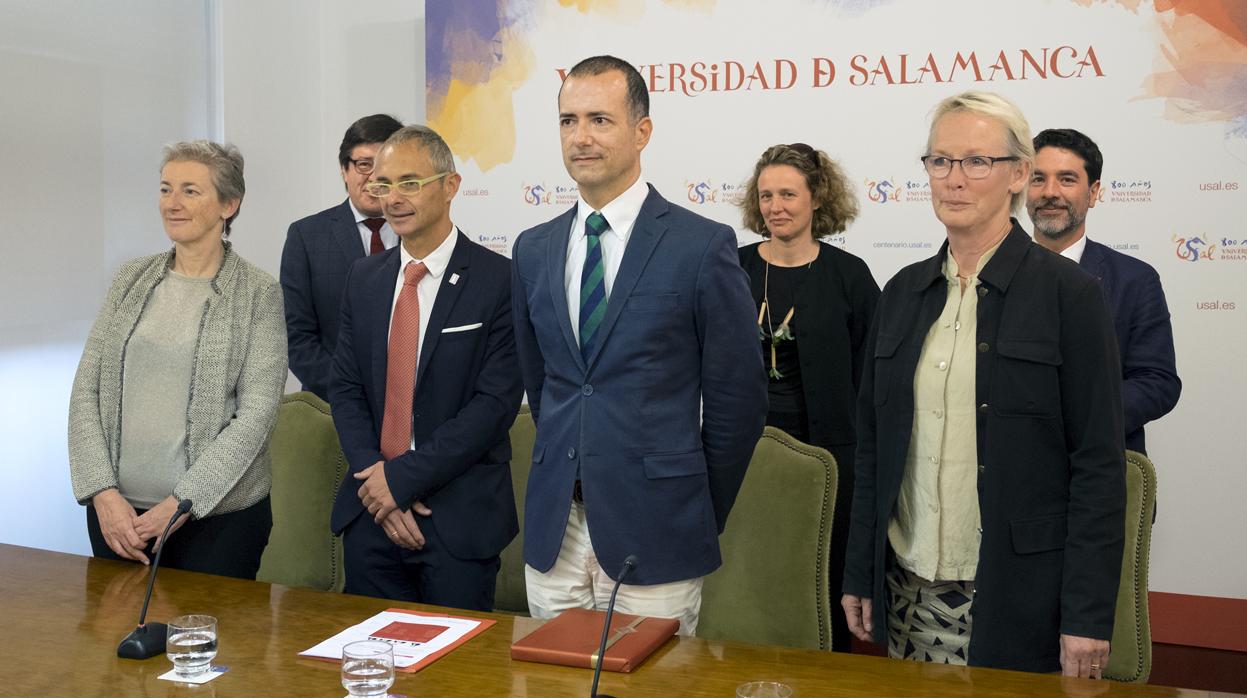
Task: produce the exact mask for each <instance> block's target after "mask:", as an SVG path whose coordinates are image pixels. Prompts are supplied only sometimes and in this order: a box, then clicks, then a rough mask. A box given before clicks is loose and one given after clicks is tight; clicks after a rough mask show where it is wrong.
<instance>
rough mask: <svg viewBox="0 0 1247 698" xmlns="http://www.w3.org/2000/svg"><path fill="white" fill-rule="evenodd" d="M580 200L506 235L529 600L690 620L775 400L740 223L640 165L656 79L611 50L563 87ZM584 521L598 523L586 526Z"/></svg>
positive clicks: (545, 610) (565, 139)
mask: <svg viewBox="0 0 1247 698" xmlns="http://www.w3.org/2000/svg"><path fill="white" fill-rule="evenodd" d="M559 112H560V114H559V130H560V137H561V140H562V148H563V159H564V164H565V165H566V167H567V171H568V173H569V174H570V175H571V177H572V179H573V180H575V182H576V183H577V184H578V185H579V191H580V199H579V201H578V202H577V204H576V208H574V209H572V210H570V211H568V212H566V213H564V214H563V215H560V216H558V217H557V218H555V219H554V220H552V221H550V222H548V223H545V224H543V225H539V226H537V227H535V228H532V229H530V230H527V231H525V232H524V233H523V234H522V235H520V237H519V239H518V240H517V241H516V243H515V247H514V250H513V256H512V259H513V263H514V275H513V278H514V290H513V292H512V298H513V303H514V307H515V324H516V328H515V334H516V346H517V349H518V351H519V356H520V366H521V370H522V372H523V376H524V387H525V389H526V392H527V394H528V402H529V405H530V407H531V409H532V414H533V418H534V419H535V420H536V424H537V438H536V444H535V446H534V449H533V466H532V473H531V475H530V476H529V480H528V494H527V500H526V504H525V513H524V559H525V562H526V563H527V566H526V568H525V576H526V581H527V587H528V603H529V610H530V611H531V613H532V614H533V615H534V616H536V617H550V616H553V615H555V614H557V613H558V612H560V611H562V610H564V609H567V608H573V607H579V608H594V607H596V608H604V607H605V605H606V603H607V600H608V597H609V595H610V591H611V587H612V585H613V581H612V580H614V579H616V578H618V576H619V575H620V574H621V572H622V569H623V566H624V560H625V558H627V557H628V556H632V555H634V556H635V557H636V560H637V563H638V564H637V566H636V569H635V571H632V572H631V574H630V575H629V577H628V579H627V581H628V582H630V583H628V584H624V585H623V587H622V588H621V590H620V592H619V599H618V607H619V608H620V609H621V610H622V611H624V612H626V613H635V614H641V615H648V616H659V617H666V618H678V619H680V621H681V632H682V633H685V634H691V633H692V632H693V631H694V630H695V629H696V625H697V617H698V611H699V609H700V606H701V580H702V577H703V576H704V575H706V574H709V573H710V572H712V571H714V570H715V569H716V568H717V567H718V566H719V564H720V556H719V544H718V535H719V534H720V533H721V532H722V531H723V528H724V525H725V524H726V522H727V518H728V512H729V511H731V508H732V504H733V503H734V501H735V499H736V494H737V491H738V490H739V488H740V484H741V481H742V479H743V478H744V475H745V469H746V468H747V467H748V464H749V460H750V458H751V457H752V455H753V450H754V447H755V446H756V445H757V440H758V437H759V435H760V433H761V431H762V425H763V420H764V418H765V414H766V381H765V372H763V371H761V370H758V369H760V368H761V361H762V356H761V349H760V345H759V343H758V338H757V327H756V325H755V324H754V306H753V302H752V299H751V297H750V295H749V281H748V278H747V277H746V275H745V272H744V271H743V270H742V269H741V268H740V265H739V261H738V256H737V252H736V237H735V233H734V232H733V231H732V229H731V228H729V227H728V226H725V225H722V224H719V223H715V222H712V221H710V220H707V219H705V218H702V217H700V216H697V215H695V214H693V213H691V212H689V211H687V210H685V209H682V208H680V207H678V206H674V205H672V204H670V203H668V202H667V201H666V200H665V199H663V198H662V197H661V196H659V194H658V192H657V191H655V190H654V189H653V187H650V186H648V185H647V184H646V183H645V181H644V180H643V179H642V178H641V165H640V155H641V151H642V150H643V149H644V148H645V145H646V144H647V143H648V141H649V137H650V134H651V131H652V129H653V124H652V122H651V121H650V118H649V95H648V93H647V92H646V88H645V83H644V81H643V80H642V78H641V76H640V74H638V73H637V71H636V70H635V69H634V68H633V67H632V66H631V65H629V64H628V63H626V62H624V61H622V60H620V59H618V58H614V57H610V56H599V57H595V58H589V59H586V60H584V61H582V62H580V63H579V64H577V65H576V66H575V67H574V68H572V70H571V71H570V72H569V73H568V74H567V78H566V80H565V81H564V83H563V86H562V88H561V90H560V93H559ZM590 532H591V533H592V535H590Z"/></svg>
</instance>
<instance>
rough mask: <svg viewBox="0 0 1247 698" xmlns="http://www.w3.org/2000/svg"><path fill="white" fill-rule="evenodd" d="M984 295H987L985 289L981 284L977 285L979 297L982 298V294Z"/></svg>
mask: <svg viewBox="0 0 1247 698" xmlns="http://www.w3.org/2000/svg"><path fill="white" fill-rule="evenodd" d="M986 295H987V289H986V288H984V287H982V286H979V298H982V297H983V296H986Z"/></svg>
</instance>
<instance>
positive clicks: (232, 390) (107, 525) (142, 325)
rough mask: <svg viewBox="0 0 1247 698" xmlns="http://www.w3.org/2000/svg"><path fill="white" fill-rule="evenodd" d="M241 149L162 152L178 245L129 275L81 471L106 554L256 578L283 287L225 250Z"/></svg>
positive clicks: (99, 343)
mask: <svg viewBox="0 0 1247 698" xmlns="http://www.w3.org/2000/svg"><path fill="white" fill-rule="evenodd" d="M242 172H243V159H242V155H241V154H239V152H238V149H237V148H235V147H233V146H229V145H220V144H218V143H212V142H209V141H202V140H201V141H184V142H180V143H173V144H171V145H169V146H166V147H165V152H164V159H163V162H162V164H161V168H160V200H159V208H160V216H161V219H162V221H163V223H164V228H165V233H166V234H167V235H168V236H169V239H170V241H172V243H173V246H172V248H171V249H169V250H168V251H166V252H161V253H159V254H155V255H150V256H147V257H140V258H139V259H136V260H133V261H130V262H128V263H126V264H124V265H122V267H121V269H120V270H119V271H118V272H117V275H116V276H115V277H114V278H113V283H112V286H111V287H110V288H109V290H108V295H107V297H106V298H105V299H104V306H103V307H102V308H101V309H100V313H99V315H98V316H97V318H96V320H95V324H94V325H93V326H92V328H91V333H90V335H89V336H88V337H87V342H86V346H85V347H84V349H83V352H82V360H81V361H80V362H79V364H78V373H77V376H76V377H75V378H74V387H73V394H72V396H71V397H70V405H69V467H70V475H71V480H72V482H73V489H74V496H75V497H76V498H77V500H78V502H79V503H81V504H84V505H86V511H87V533H88V535H89V536H90V539H91V550H92V551H93V552H94V554H95V555H96V556H97V557H103V558H109V559H115V560H117V559H126V560H134V561H137V562H141V563H143V564H148V562H149V559H150V556H151V555H152V554H153V553H154V552H155V550H156V548H157V547H159V546H160V545H161V543H162V542H163V541H162V540H161V535H162V534H163V531H164V528H165V525H166V524H167V523H168V522H169V520H170V518H171V516H172V514H173V513H174V511H175V510H176V509H177V508H178V505H179V504H180V503H181V502H182V501H183V500H190V502H191V505H192V506H191V509H190V513H189V516H184V517H181V518H180V519H178V522H177V523H176V524H175V525H174V529H173V530H177V529H179V528H180V529H181V530H180V531H178V532H177V535H171V536H170V538H169V545H168V546H166V549H165V551H164V553H163V554H162V557H161V560H162V562H163V563H164V564H165V565H168V566H170V567H178V568H181V569H188V570H194V571H197V572H207V573H210V574H220V575H227V576H232V577H244V578H254V577H255V574H256V571H257V570H258V569H259V567H260V555H261V554H262V553H263V552H264V546H265V545H266V544H267V543H268V534H269V530H270V529H271V528H272V523H273V518H272V511H271V509H270V507H269V498H268V495H269V486H270V484H271V483H272V477H271V471H270V460H269V453H268V438H269V432H270V431H271V430H272V428H273V425H274V424H275V423H276V421H277V407H278V405H279V404H280V402H281V395H282V390H283V388H284V386H285V383H286V329H285V322H284V321H283V319H282V298H281V287H280V286H278V284H277V282H276V281H275V280H274V279H273V277H271V276H269V275H268V274H266V273H265V272H263V271H261V270H260V269H258V268H257V267H254V266H252V265H251V264H249V263H248V262H246V261H245V260H243V259H242V258H241V257H239V256H238V253H237V252H235V251H234V249H233V247H232V246H231V245H230V243H229V240H228V238H229V232H230V225H231V224H232V223H233V221H234V219H235V218H236V217H237V216H238V209H239V207H240V206H241V205H242V198H243V193H244V191H245V184H244V182H243V174H242Z"/></svg>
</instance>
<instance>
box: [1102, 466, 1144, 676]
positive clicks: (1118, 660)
mask: <svg viewBox="0 0 1247 698" xmlns="http://www.w3.org/2000/svg"><path fill="white" fill-rule="evenodd" d="M1155 512H1156V467H1155V466H1154V465H1152V462H1151V461H1150V460H1148V458H1147V456H1145V455H1143V454H1141V453H1135V452H1134V451H1126V545H1125V549H1124V552H1123V554H1122V558H1121V586H1120V587H1118V590H1117V616H1116V619H1115V620H1114V623H1113V641H1112V645H1111V649H1110V650H1109V657H1108V666H1106V667H1104V677H1105V678H1108V679H1113V680H1115V681H1130V682H1134V683H1146V682H1147V677H1148V675H1149V674H1151V673H1152V627H1151V620H1150V618H1149V616H1148V607H1147V568H1148V555H1149V550H1150V549H1151V545H1152V517H1153V515H1154V514H1155Z"/></svg>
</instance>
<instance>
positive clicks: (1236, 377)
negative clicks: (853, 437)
mask: <svg viewBox="0 0 1247 698" xmlns="http://www.w3.org/2000/svg"><path fill="white" fill-rule="evenodd" d="M1155 4H1156V5H1160V6H1168V5H1170V4H1171V3H1161V2H1158V3H1155ZM1232 4H1233V3H1229V2H1226V3H1215V2H1214V3H1206V4H1205V7H1204V8H1203V10H1204V11H1203V12H1187V11H1183V12H1182V13H1181V14H1179V13H1175V12H1173V11H1172V10H1170V11H1157V10H1155V9H1154V8H1153V7H1152V5H1153V3H1139V2H1095V3H1092V2H1085V1H1076V0H1046V1H1042V2H1012V3H1000V2H979V1H976V0H945V1H944V2H939V3H933V2H920V1H917V0H915V1H909V0H891V1H888V0H875V1H870V2H850V1H847V0H846V1H843V2H825V1H821V0H819V1H814V0H775V1H773V2H767V3H751V2H750V3H746V2H714V1H713V0H680V1H678V2H677V1H674V0H669V1H665V2H664V1H659V0H648V1H644V2H642V1H640V0H638V1H637V2H630V3H617V2H607V1H604V0H603V1H596V0H582V1H580V2H575V3H570V2H562V1H559V0H526V1H518V0H498V1H497V2H496V3H457V2H452V1H450V0H430V2H428V4H427V11H426V30H427V33H428V55H427V58H426V62H427V79H428V96H427V99H428V116H429V121H430V123H431V124H432V125H433V126H434V127H435V128H436V129H438V130H439V131H440V132H441V133H442V134H443V135H445V136H446V137H447V138H448V140H450V144H451V148H452V150H454V151H455V152H456V154H457V155H459V156H460V157H461V159H462V160H463V161H464V162H463V166H462V168H461V172H462V173H463V176H464V184H463V188H462V189H461V195H460V201H459V203H458V204H457V209H456V217H457V220H458V222H459V223H460V224H461V225H462V226H463V227H464V228H465V229H466V230H468V231H469V232H470V233H472V234H473V235H474V237H475V239H477V240H479V241H480V242H482V243H483V244H485V245H487V246H490V247H493V248H495V249H497V250H499V251H502V252H508V251H509V249H510V246H511V244H512V243H513V242H514V238H515V236H516V235H517V234H518V233H519V232H520V231H521V230H522V229H524V228H525V227H528V226H531V225H533V224H536V223H538V222H541V221H544V220H548V219H550V218H552V217H554V216H555V215H557V214H558V213H560V212H561V211H563V210H565V209H566V208H567V207H569V206H570V205H571V204H574V203H575V200H576V189H575V185H574V183H573V182H572V181H571V179H570V178H569V177H568V176H567V174H566V172H565V170H564V168H563V165H562V162H561V158H560V154H559V142H558V131H557V107H556V104H557V102H556V96H557V92H558V88H559V84H560V72H559V71H560V70H566V69H568V68H570V67H571V66H572V65H573V64H575V63H576V61H578V60H579V59H581V58H584V57H586V56H589V55H593V54H597V53H613V54H615V55H618V56H621V57H624V58H625V59H627V60H629V61H631V62H633V63H634V64H636V65H638V66H639V67H640V69H641V72H642V74H643V76H645V78H646V79H647V81H648V82H649V83H650V90H651V101H652V108H651V113H652V115H653V118H654V124H655V126H654V136H653V139H652V140H651V142H650V144H649V147H648V148H647V149H646V151H645V154H644V157H643V166H644V176H645V177H646V178H647V179H648V180H649V181H650V182H651V183H653V184H654V185H655V186H656V187H657V188H658V189H659V191H661V192H662V193H663V194H664V195H665V196H666V197H667V198H668V199H670V200H672V201H675V202H676V203H679V204H682V205H684V206H686V207H689V208H692V209H693V210H695V211H697V212H699V213H702V214H704V215H706V216H709V217H711V218H715V219H718V220H720V221H723V222H725V223H728V224H731V225H734V226H737V227H739V226H740V213H739V209H738V208H737V207H736V205H735V203H736V201H738V200H739V196H740V193H741V188H742V187H741V185H742V184H743V182H744V180H745V179H746V178H747V177H748V176H749V174H750V172H751V170H752V166H753V163H754V162H755V160H756V159H757V157H758V155H759V154H760V153H761V152H762V151H763V150H764V149H765V148H766V147H767V146H770V145H772V144H775V143H780V142H795V141H804V142H806V143H809V144H812V145H814V146H816V147H819V148H822V149H824V150H826V151H828V152H829V153H830V154H831V155H832V156H833V157H834V158H836V159H838V160H839V161H840V162H841V163H842V164H843V165H844V167H845V168H846V170H847V172H848V174H849V177H850V179H851V180H852V181H853V182H854V183H855V185H856V186H857V188H858V191H859V195H860V200H861V205H862V213H861V216H860V217H859V218H858V220H857V221H856V222H855V223H854V224H853V225H852V226H851V228H850V229H849V231H848V232H847V234H845V235H842V236H838V237H837V238H836V239H834V240H833V242H834V244H838V245H841V246H843V247H845V248H847V249H848V250H849V251H850V252H852V253H854V254H857V255H859V256H861V257H863V258H864V259H865V260H866V261H867V262H868V264H869V265H870V267H871V269H872V271H873V273H874V275H875V278H876V280H877V281H878V282H879V283H880V285H882V284H883V283H884V282H886V281H887V280H888V278H890V277H891V275H892V274H893V273H895V271H896V270H897V269H899V268H900V267H901V266H903V265H905V264H908V263H911V262H914V261H917V260H919V259H921V258H924V257H927V256H929V255H931V254H932V253H934V251H935V249H937V248H938V247H939V245H940V243H941V242H942V239H943V237H942V236H943V233H942V228H941V227H940V225H939V223H938V222H937V221H936V220H935V218H934V215H933V214H932V211H931V206H930V203H929V196H928V191H929V190H928V188H927V184H926V182H927V179H926V177H925V174H924V172H923V170H922V167H921V165H920V163H919V161H918V157H919V156H920V155H921V154H922V153H923V148H924V147H925V142H926V133H927V114H928V112H929V110H930V109H931V108H932V107H933V106H934V105H935V104H936V103H937V102H938V101H939V100H940V99H942V98H943V97H945V96H948V95H951V94H954V93H956V92H959V91H963V90H968V89H988V90H992V91H996V92H999V93H1001V94H1003V95H1005V96H1006V97H1008V98H1010V99H1012V100H1014V101H1015V102H1016V103H1017V104H1018V105H1019V106H1020V107H1021V108H1022V109H1023V111H1024V112H1025V113H1026V114H1027V116H1028V118H1029V120H1030V123H1031V126H1032V128H1034V129H1035V130H1038V129H1041V128H1045V127H1073V128H1077V129H1079V130H1082V131H1084V132H1085V133H1087V134H1089V135H1090V136H1091V137H1092V138H1094V139H1095V140H1097V141H1098V143H1099V145H1100V147H1101V149H1102V150H1103V151H1104V153H1105V157H1106V163H1107V164H1106V166H1105V169H1104V177H1103V181H1104V194H1103V197H1102V198H1101V200H1100V201H1099V202H1098V203H1097V205H1096V207H1095V209H1094V210H1093V211H1091V213H1090V216H1089V217H1088V231H1089V235H1090V237H1091V238H1093V239H1096V240H1098V241H1100V242H1103V243H1106V244H1108V245H1111V246H1113V247H1115V248H1117V249H1120V250H1122V251H1123V252H1126V253H1127V254H1132V255H1136V256H1138V257H1140V258H1142V259H1144V260H1146V261H1148V262H1149V263H1150V264H1152V265H1153V266H1154V267H1156V269H1157V270H1158V271H1159V272H1160V275H1161V278H1162V281H1163V283H1164V285H1165V289H1166V292H1167V294H1168V298H1169V305H1170V308H1171V310H1172V313H1173V324H1174V331H1175V335H1176V344H1177V353H1178V368H1179V373H1180V374H1181V376H1182V378H1183V382H1184V384H1185V388H1184V392H1183V396H1182V400H1181V402H1180V403H1179V406H1178V408H1177V409H1176V410H1175V411H1174V412H1173V413H1171V414H1170V415H1169V416H1167V417H1166V418H1164V419H1163V420H1161V421H1160V422H1158V423H1154V424H1153V425H1151V426H1149V427H1148V446H1149V452H1150V454H1151V455H1152V456H1153V458H1154V460H1155V462H1156V463H1157V465H1158V469H1159V478H1158V479H1159V484H1160V494H1159V509H1160V518H1159V522H1158V525H1157V526H1156V528H1155V532H1154V538H1153V552H1152V588H1153V589H1154V590H1157V591H1170V592H1179V593H1186V594H1198V595H1211V596H1224V597H1235V598H1247V559H1245V558H1244V556H1242V555H1239V554H1234V553H1230V551H1238V550H1241V548H1242V544H1241V541H1240V537H1241V532H1242V531H1243V530H1245V529H1247V509H1244V508H1243V507H1242V506H1241V505H1240V503H1239V502H1238V500H1239V499H1240V497H1241V493H1242V492H1243V491H1244V490H1245V489H1247V469H1244V468H1242V467H1240V466H1241V461H1242V459H1241V456H1240V455H1239V451H1240V443H1241V442H1240V440H1239V439H1240V438H1241V437H1240V436H1239V433H1238V432H1239V428H1238V425H1239V424H1240V423H1241V422H1242V421H1243V416H1244V410H1243V408H1242V406H1241V405H1242V402H1241V398H1240V396H1241V395H1243V394H1244V393H1247V374H1244V373H1243V372H1242V371H1241V370H1240V369H1239V368H1238V367H1237V365H1236V364H1237V363H1238V360H1237V357H1241V355H1242V350H1243V349H1242V348H1243V347H1244V346H1247V323H1245V322H1244V318H1243V314H1242V313H1243V308H1244V303H1247V298H1244V291H1245V290H1247V281H1245V280H1247V274H1245V273H1244V272H1247V242H1245V241H1244V238H1247V230H1244V228H1243V225H1242V220H1243V215H1242V214H1243V211H1244V203H1247V194H1245V193H1244V191H1245V190H1244V187H1247V45H1244V42H1243V39H1242V33H1241V29H1242V28H1241V27H1234V26H1228V30H1227V31H1224V32H1223V31H1222V29H1226V26H1220V27H1219V26H1216V23H1217V22H1218V21H1220V22H1221V24H1222V25H1232V24H1233V20H1232V19H1227V18H1229V17H1234V16H1238V17H1239V19H1238V21H1239V22H1242V21H1243V19H1242V18H1241V10H1240V11H1239V15H1234V13H1233V12H1232V11H1231V10H1233V8H1232V7H1231V5H1232ZM1221 5H1223V7H1222V6H1221ZM1006 8H1007V10H1008V12H1005V9H1006ZM1222 10H1224V11H1225V12H1224V13H1222V12H1221V11H1222ZM1236 31H1237V33H1235V32H1236ZM972 56H973V57H972ZM928 61H929V62H928ZM976 66H977V67H976ZM833 67H834V77H833V73H832V68H833ZM937 75H938V79H937ZM699 76H700V77H699ZM750 76H753V77H752V78H751V77H750ZM1023 224H1024V225H1025V226H1026V227H1027V228H1028V229H1029V228H1030V222H1029V220H1027V219H1026V218H1025V214H1023ZM741 238H742V240H746V239H750V238H752V234H751V233H745V232H742V233H741ZM753 239H756V238H753ZM1192 250H1194V251H1195V252H1196V253H1198V254H1193V253H1192ZM1227 553H1230V554H1227Z"/></svg>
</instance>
